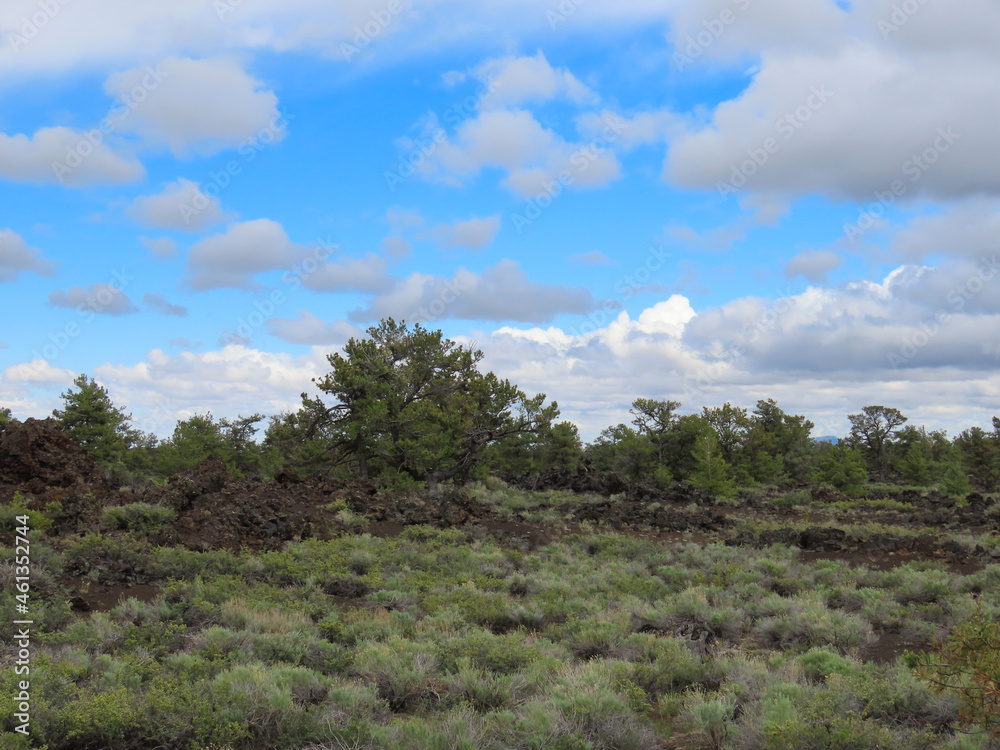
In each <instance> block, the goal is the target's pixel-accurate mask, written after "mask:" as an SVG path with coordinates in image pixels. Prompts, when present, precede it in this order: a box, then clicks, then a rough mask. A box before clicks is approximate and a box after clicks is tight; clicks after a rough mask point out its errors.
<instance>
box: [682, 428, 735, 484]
mask: <svg viewBox="0 0 1000 750" xmlns="http://www.w3.org/2000/svg"><path fill="white" fill-rule="evenodd" d="M693 454H694V458H695V461H696V464H697V469H696V470H695V472H694V474H693V475H692V476H691V483H692V484H694V486H695V487H698V488H699V489H703V490H705V491H706V492H709V493H711V494H712V495H714V496H715V497H718V498H723V499H729V498H732V497H735V496H736V486H735V484H734V482H733V471H732V467H730V465H729V464H728V463H727V462H726V459H725V458H723V457H722V451H721V450H719V438H718V435H716V434H715V430H714V429H712V428H711V427H710V426H707V425H706V428H705V430H704V431H703V432H702V434H701V435H700V436H699V437H698V441H697V443H696V444H695V447H694V451H693Z"/></svg>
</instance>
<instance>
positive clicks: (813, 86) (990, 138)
mask: <svg viewBox="0 0 1000 750" xmlns="http://www.w3.org/2000/svg"><path fill="white" fill-rule="evenodd" d="M971 81H975V93H974V94H972V95H970V89H969V85H970V82H971ZM998 116H1000V60H997V59H991V58H987V57H981V56H969V57H967V56H965V55H950V56H935V55H914V56H911V57H903V56H901V55H899V54H898V53H896V52H894V51H892V50H887V49H885V48H884V47H881V46H877V45H875V44H871V43H864V42H859V41H855V42H854V43H851V44H843V45H841V46H840V47H838V48H837V49H836V50H835V51H830V52H827V53H825V54H820V53H816V52H813V53H809V52H800V53H795V54H785V55H770V56H766V57H765V58H764V60H763V61H762V63H761V68H760V71H759V72H758V73H757V74H756V75H755V77H754V79H753V81H752V82H751V83H750V85H749V87H748V88H747V89H746V90H745V91H744V92H743V93H742V94H740V96H739V97H737V98H735V99H732V100H729V101H725V102H723V103H721V104H719V105H718V106H717V107H716V108H715V111H714V113H713V116H712V118H711V121H710V122H708V123H707V124H705V125H704V126H700V127H699V126H692V127H689V128H688V129H687V130H686V132H685V133H683V134H682V135H679V136H677V137H675V138H674V139H673V141H672V143H671V145H670V151H669V154H668V157H667V161H666V164H665V167H664V177H665V178H666V179H668V180H669V181H671V182H672V183H674V184H675V185H678V186H681V187H690V188H704V189H714V190H719V191H720V192H721V193H723V194H728V193H730V192H737V191H738V190H740V189H744V188H745V189H748V190H754V191H765V192H773V193H786V194H806V193H819V194H823V195H827V196H831V197H834V198H837V199H844V198H849V199H854V200H859V201H864V202H870V201H871V200H872V199H873V197H874V196H876V195H877V194H880V193H886V192H889V191H892V192H895V194H896V195H897V196H902V199H903V200H905V201H913V200H915V199H920V198H935V199H952V198H960V197H965V196H970V195H976V194H980V193H989V194H993V195H996V194H1000V176H998V173H997V172H996V170H994V169H993V168H992V166H991V161H990V160H989V159H988V158H984V154H993V153H996V152H997V151H998V150H1000V133H998V132H997V130H996V129H995V128H993V127H992V126H991V123H992V122H994V121H995V120H996V119H997V117H998ZM894 200H895V199H894Z"/></svg>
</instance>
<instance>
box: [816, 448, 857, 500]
mask: <svg viewBox="0 0 1000 750" xmlns="http://www.w3.org/2000/svg"><path fill="white" fill-rule="evenodd" d="M815 481H816V482H821V483H823V484H829V485H832V486H834V487H836V488H837V489H838V490H840V491H841V492H843V493H844V494H845V495H848V496H850V497H861V496H862V495H864V493H865V486H866V485H867V484H868V469H867V468H866V467H865V459H864V456H862V455H861V452H860V451H859V450H858V449H857V448H852V447H851V446H849V445H846V444H845V443H838V444H837V445H832V446H829V447H828V448H825V449H824V450H823V452H822V453H821V454H820V458H819V470H818V471H817V472H816V476H815Z"/></svg>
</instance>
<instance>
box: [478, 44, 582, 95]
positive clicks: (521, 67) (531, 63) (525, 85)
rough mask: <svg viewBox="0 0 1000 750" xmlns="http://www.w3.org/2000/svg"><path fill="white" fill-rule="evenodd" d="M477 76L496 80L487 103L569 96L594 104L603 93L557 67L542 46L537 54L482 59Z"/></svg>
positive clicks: (493, 82) (493, 81)
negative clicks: (543, 51) (593, 89)
mask: <svg viewBox="0 0 1000 750" xmlns="http://www.w3.org/2000/svg"><path fill="white" fill-rule="evenodd" d="M474 73H475V76H476V77H477V78H480V79H482V80H485V81H490V82H491V84H492V89H493V90H492V92H491V93H490V94H489V95H487V96H486V97H485V98H484V99H483V102H482V106H483V107H489V108H497V107H509V106H514V105H519V104H524V103H527V102H545V101H549V100H552V99H568V100H570V101H572V102H575V103H576V104H593V103H595V102H597V101H599V99H600V97H598V96H597V94H595V93H594V92H593V91H591V90H590V89H588V88H587V87H586V86H584V85H583V84H582V83H581V82H580V81H579V80H578V79H577V78H576V77H575V76H574V75H573V74H572V73H570V72H569V71H568V70H566V69H565V68H560V69H556V68H553V67H552V66H551V65H550V64H549V61H548V60H546V59H545V55H544V54H542V52H541V50H539V52H538V53H537V54H536V55H535V56H534V57H526V56H522V57H515V56H513V55H508V56H506V57H499V58H495V59H493V60H487V61H485V62H483V63H480V64H479V65H478V66H477V67H476V69H475V71H474Z"/></svg>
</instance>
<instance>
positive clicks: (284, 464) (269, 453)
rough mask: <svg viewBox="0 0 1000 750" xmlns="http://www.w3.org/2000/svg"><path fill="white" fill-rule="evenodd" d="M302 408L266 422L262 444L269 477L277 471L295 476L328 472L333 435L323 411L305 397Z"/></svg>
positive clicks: (333, 440) (277, 415)
mask: <svg viewBox="0 0 1000 750" xmlns="http://www.w3.org/2000/svg"><path fill="white" fill-rule="evenodd" d="M302 398H303V406H302V408H301V409H299V410H298V411H296V412H286V413H283V414H275V415H274V416H272V417H271V419H270V421H269V422H268V425H267V429H266V430H265V432H264V439H263V441H262V446H263V448H262V449H263V452H264V456H265V459H264V460H265V463H266V464H267V466H268V467H269V468H268V472H267V473H269V474H271V475H274V474H277V473H278V471H279V470H280V469H286V470H289V471H292V472H294V473H296V474H300V475H304V474H313V473H329V472H330V471H331V470H332V469H333V468H334V467H333V465H332V464H331V462H330V453H331V451H332V450H333V445H334V443H335V439H336V435H335V434H334V432H333V430H332V429H331V425H330V423H329V420H328V419H327V414H326V409H325V408H324V407H323V406H322V404H321V403H319V402H318V401H316V402H315V403H316V404H318V405H319V409H318V410H317V408H316V407H315V406H314V402H313V401H312V400H311V399H309V398H308V397H307V396H306V394H304V393H303V394H302Z"/></svg>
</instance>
